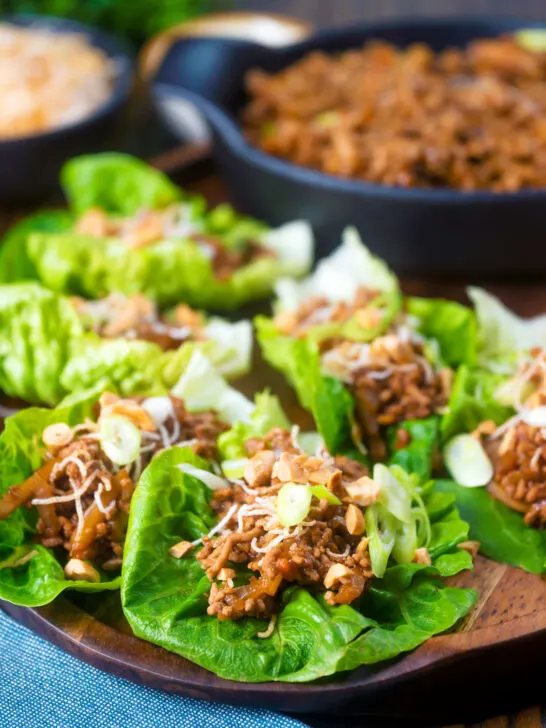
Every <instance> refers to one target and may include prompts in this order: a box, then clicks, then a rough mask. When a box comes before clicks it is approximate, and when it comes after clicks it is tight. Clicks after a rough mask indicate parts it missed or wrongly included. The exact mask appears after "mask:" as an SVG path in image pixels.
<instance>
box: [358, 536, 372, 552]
mask: <svg viewBox="0 0 546 728" xmlns="http://www.w3.org/2000/svg"><path fill="white" fill-rule="evenodd" d="M369 542H370V539H369V538H361V539H360V541H359V542H358V546H357V547H356V553H357V554H358V555H359V556H363V555H364V554H365V553H366V551H367V550H368V544H369Z"/></svg>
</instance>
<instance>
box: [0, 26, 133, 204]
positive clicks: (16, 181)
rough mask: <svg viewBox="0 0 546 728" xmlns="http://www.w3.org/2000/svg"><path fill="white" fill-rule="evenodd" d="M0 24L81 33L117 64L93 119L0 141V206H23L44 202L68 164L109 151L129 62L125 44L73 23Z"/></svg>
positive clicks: (128, 84) (129, 71)
mask: <svg viewBox="0 0 546 728" xmlns="http://www.w3.org/2000/svg"><path fill="white" fill-rule="evenodd" d="M2 22H5V23H10V24H13V25H19V26H25V27H29V26H32V27H36V28H40V29H42V28H43V29H47V30H51V31H52V32H55V33H57V32H58V33H81V34H82V35H85V36H86V37H87V38H88V40H89V42H90V43H91V44H92V45H94V46H96V47H97V48H101V49H102V50H103V51H105V52H106V53H107V54H108V56H110V58H112V59H115V61H116V63H117V66H118V73H117V75H116V78H115V80H114V83H113V88H112V95H111V96H110V98H109V99H108V100H107V101H106V102H105V103H104V104H103V105H102V106H100V107H99V108H98V109H97V110H96V111H94V112H93V113H92V114H91V115H89V116H87V117H85V118H84V119H82V120H81V121H76V122H74V123H73V124H70V125H66V126H63V127H58V128H55V129H52V130H51V131H46V132H43V133H38V134H34V135H32V136H25V137H20V138H16V139H7V140H1V139H0V204H26V203H31V202H37V201H39V200H43V199H44V198H45V197H46V196H47V195H48V194H49V193H50V192H51V191H52V189H54V188H55V187H56V186H57V185H58V176H59V171H60V169H61V167H62V165H63V164H64V162H66V160H67V159H70V157H73V156H76V155H78V154H84V153H88V152H96V151H99V150H101V149H104V148H105V146H108V144H109V141H110V138H111V134H113V133H114V132H115V129H116V126H117V123H118V122H119V120H120V118H121V114H122V111H123V107H124V105H125V102H126V101H127V99H128V96H129V93H130V91H131V86H132V79H133V60H132V54H131V52H130V51H129V50H128V49H127V47H126V46H125V45H124V44H123V43H121V42H120V41H118V40H116V39H115V38H113V37H111V36H110V35H108V34H106V33H103V32H102V31H100V30H97V29H95V28H91V27H89V26H86V25H83V24H82V23H77V22H75V21H73V20H66V19H64V18H55V17H46V16H40V15H8V16H3V17H2Z"/></svg>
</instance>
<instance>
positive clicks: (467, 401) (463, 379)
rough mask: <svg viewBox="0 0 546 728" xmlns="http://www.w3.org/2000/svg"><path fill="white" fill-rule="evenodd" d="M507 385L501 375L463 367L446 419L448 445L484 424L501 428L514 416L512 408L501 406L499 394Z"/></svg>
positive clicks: (455, 384)
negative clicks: (461, 435)
mask: <svg viewBox="0 0 546 728" xmlns="http://www.w3.org/2000/svg"><path fill="white" fill-rule="evenodd" d="M504 381H505V378H504V376H503V375H501V374H497V373H495V372H492V371H490V370H488V369H484V368H481V367H476V368H471V367H468V366H466V365H463V366H461V367H459V369H458V371H457V375H456V377H455V381H454V383H453V389H452V392H451V396H450V398H449V403H448V411H447V414H446V415H444V417H443V418H442V425H441V429H442V440H443V441H447V440H449V439H450V438H451V437H453V436H454V435H457V434H458V433H460V432H472V431H473V430H474V429H475V428H476V427H477V426H478V425H479V424H480V422H483V420H493V422H495V424H497V425H501V424H502V423H503V422H505V421H506V420H507V419H508V418H509V417H511V416H512V415H513V414H514V410H513V408H512V407H508V406H506V405H504V404H501V403H500V402H499V401H498V399H497V397H496V392H497V389H498V388H499V386H500V385H501V384H502V383H503V382H504Z"/></svg>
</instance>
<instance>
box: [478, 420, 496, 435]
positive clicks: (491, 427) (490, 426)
mask: <svg viewBox="0 0 546 728" xmlns="http://www.w3.org/2000/svg"><path fill="white" fill-rule="evenodd" d="M496 429H497V425H496V424H495V423H494V422H493V420H485V421H484V422H481V423H480V424H479V425H478V427H477V429H476V432H478V433H479V434H480V435H492V434H493V433H494V432H495V430H496Z"/></svg>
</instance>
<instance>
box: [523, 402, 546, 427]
mask: <svg viewBox="0 0 546 728" xmlns="http://www.w3.org/2000/svg"><path fill="white" fill-rule="evenodd" d="M520 417H521V419H522V420H523V421H524V422H525V423H526V424H527V425H531V427H546V407H545V406H542V407H535V408H534V409H531V410H525V411H524V412H522V413H521V414H520Z"/></svg>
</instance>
